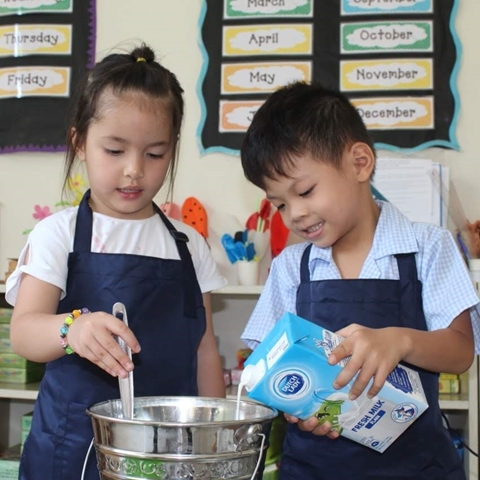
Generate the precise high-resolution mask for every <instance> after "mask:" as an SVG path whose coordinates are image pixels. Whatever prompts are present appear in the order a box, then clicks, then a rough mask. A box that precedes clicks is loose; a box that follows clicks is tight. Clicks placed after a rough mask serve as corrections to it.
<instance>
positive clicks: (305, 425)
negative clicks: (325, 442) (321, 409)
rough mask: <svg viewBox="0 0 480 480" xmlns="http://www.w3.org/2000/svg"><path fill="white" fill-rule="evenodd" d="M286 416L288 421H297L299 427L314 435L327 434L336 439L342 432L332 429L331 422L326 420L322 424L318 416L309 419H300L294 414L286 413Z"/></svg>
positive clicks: (321, 435)
mask: <svg viewBox="0 0 480 480" xmlns="http://www.w3.org/2000/svg"><path fill="white" fill-rule="evenodd" d="M284 417H285V419H286V420H287V422H288V423H296V424H297V425H298V428H299V429H300V430H302V431H304V432H311V433H313V434H314V435H318V436H320V437H323V436H325V435H326V436H327V437H328V438H331V439H332V440H334V439H335V438H338V437H339V436H340V434H339V433H338V432H337V431H336V430H332V425H331V424H330V422H325V423H322V424H320V423H319V422H318V419H317V418H316V417H311V418H309V419H308V420H300V419H299V418H297V417H294V416H292V415H287V414H286V413H284Z"/></svg>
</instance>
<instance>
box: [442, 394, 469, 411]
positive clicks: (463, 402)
mask: <svg viewBox="0 0 480 480" xmlns="http://www.w3.org/2000/svg"><path fill="white" fill-rule="evenodd" d="M440 408H441V409H442V410H468V409H469V401H468V393H459V394H454V393H441V394H440Z"/></svg>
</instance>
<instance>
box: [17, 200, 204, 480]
mask: <svg viewBox="0 0 480 480" xmlns="http://www.w3.org/2000/svg"><path fill="white" fill-rule="evenodd" d="M88 198H89V192H87V193H86V194H85V196H84V198H83V200H82V202H81V204H80V206H79V210H78V214H77V222H76V228H75V240H74V246H73V252H72V253H71V254H70V255H69V259H68V279H67V289H66V290H67V295H66V297H65V298H64V299H63V300H62V301H61V302H60V304H59V307H58V313H65V314H68V313H69V312H71V311H72V310H74V309H76V308H82V307H86V308H88V309H89V310H90V311H92V312H97V311H104V312H108V313H110V312H111V311H112V307H113V305H114V303H115V302H122V303H123V304H125V306H126V309H127V314H128V321H129V325H130V328H131V329H132V331H133V332H134V334H135V335H136V337H137V339H138V341H139V342H140V345H141V347H142V350H141V352H140V353H139V354H137V355H134V356H133V361H134V364H135V369H134V387H135V396H138V397H140V396H150V395H151V396H157V395H197V393H198V392H197V348H198V345H199V343H200V340H201V339H202V336H203V334H204V332H205V328H206V320H205V310H204V306H203V298H202V293H201V291H200V287H199V285H198V281H197V277H196V274H195V270H194V266H193V262H192V258H191V255H190V252H189V250H188V248H187V245H186V242H187V241H188V238H187V237H186V235H185V234H183V233H181V232H178V231H176V230H175V228H174V227H173V226H172V224H171V223H170V222H169V221H168V219H167V218H166V217H165V216H164V215H163V213H162V212H161V211H160V210H159V209H158V207H156V205H154V207H155V211H156V212H157V214H158V215H160V217H161V220H162V221H163V222H164V223H165V225H166V226H167V228H168V229H169V231H170V233H171V235H172V236H173V237H174V239H175V241H176V245H177V248H178V252H179V254H180V260H170V259H160V258H154V257H146V256H142V255H129V254H110V253H93V252H91V251H90V250H91V242H92V240H91V239H92V223H93V219H92V211H91V209H90V207H89V205H88ZM151 241H152V242H162V241H163V239H162V238H152V239H151ZM119 397H120V394H119V388H118V379H117V378H114V377H111V376H110V375H109V374H107V373H106V372H104V371H103V370H101V369H100V368H99V367H97V366H96V365H94V364H93V363H91V362H89V361H87V360H85V359H83V358H81V357H79V356H78V355H65V356H63V357H61V358H59V359H58V360H55V361H52V362H49V363H48V364H47V368H46V372H45V376H44V378H43V380H42V383H41V385H40V392H39V396H38V399H37V401H36V403H35V409H34V415H33V420H32V429H31V431H30V434H29V435H28V438H27V440H26V442H25V446H24V452H23V456H22V460H21V467H20V479H21V480H39V479H40V478H41V479H42V480H80V478H81V473H82V467H83V463H84V460H85V456H86V454H87V450H88V447H89V444H90V441H91V440H92V438H93V430H92V422H91V419H90V417H88V416H87V414H86V413H85V410H86V409H87V408H88V407H89V406H91V405H93V404H95V403H98V402H102V401H105V400H108V399H114V398H119ZM98 478H99V473H98V470H97V466H96V459H95V455H94V453H93V452H92V453H91V455H90V457H89V460H88V464H87V471H86V474H85V480H98Z"/></svg>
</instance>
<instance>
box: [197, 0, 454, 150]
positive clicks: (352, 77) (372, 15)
mask: <svg viewBox="0 0 480 480" xmlns="http://www.w3.org/2000/svg"><path fill="white" fill-rule="evenodd" d="M457 8H458V0H416V1H415V2H411V1H404V0H402V1H401V0H388V1H386V0H223V1H218V0H204V2H203V10H202V13H201V18H200V32H201V33H200V35H201V38H200V45H201V48H202V51H203V57H204V62H203V71H202V75H201V78H200V80H199V84H198V96H199V99H200V103H201V106H202V118H201V121H200V124H199V128H198V132H197V133H198V139H199V143H200V147H201V150H202V152H203V153H208V152H215V151H220V152H225V153H232V154H235V155H237V154H238V153H239V149H240V146H241V143H242V140H243V137H244V134H245V131H246V130H247V128H248V126H249V124H250V122H251V119H252V117H253V115H254V114H255V112H256V110H257V109H258V108H259V107H260V106H261V104H262V103H263V102H264V101H265V98H266V97H267V96H268V95H269V94H270V93H271V92H273V91H274V90H276V89H277V88H280V87H281V86H283V85H286V84H287V83H291V82H292V81H306V82H309V81H316V82H320V83H322V84H323V85H325V86H327V87H332V88H336V89H339V90H341V91H342V92H343V93H345V94H346V95H347V96H348V97H349V98H350V100H351V101H352V103H353V104H354V105H355V106H356V107H357V109H358V111H359V112H360V114H361V116H362V118H363V120H364V122H365V124H366V126H367V128H368V129H369V132H370V134H371V136H372V138H373V140H374V142H375V145H376V146H377V148H382V149H387V150H397V151H398V150H409V151H412V150H421V149H424V148H427V147H442V148H447V149H458V148H459V146H458V143H457V139H456V124H457V117H458V113H459V108H460V106H459V99H458V93H457V87H456V80H457V72H458V68H459V61H460V55H461V48H460V44H459V40H458V37H457V35H456V32H455V16H456V11H457Z"/></svg>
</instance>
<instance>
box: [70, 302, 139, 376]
mask: <svg viewBox="0 0 480 480" xmlns="http://www.w3.org/2000/svg"><path fill="white" fill-rule="evenodd" d="M114 335H115V336H118V337H121V338H122V339H123V340H124V341H125V343H126V344H127V345H128V346H129V347H130V348H131V349H132V353H138V352H139V351H140V344H139V343H138V341H137V339H136V338H135V335H134V334H133V332H132V331H131V330H130V329H129V328H128V327H127V326H126V325H125V323H123V322H122V321H121V320H119V319H118V318H115V317H114V316H113V315H110V314H109V313H105V312H95V313H87V314H85V315H80V316H79V317H78V318H77V319H76V320H75V321H74V322H73V323H72V325H70V328H69V329H68V334H67V340H68V344H69V345H70V346H71V347H72V348H73V350H74V352H75V353H76V354H77V355H80V356H81V357H83V358H86V359H87V360H90V361H91V362H92V363H94V364H95V365H98V366H99V367H100V368H102V369H103V370H105V371H106V372H108V373H109V374H110V375H112V376H114V377H117V376H118V377H122V378H125V377H126V376H127V375H128V372H130V371H131V370H133V363H132V361H131V360H130V359H129V358H128V355H127V354H126V353H125V352H124V351H123V350H122V348H121V347H120V345H119V344H118V342H117V341H116V339H115V337H114Z"/></svg>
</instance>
